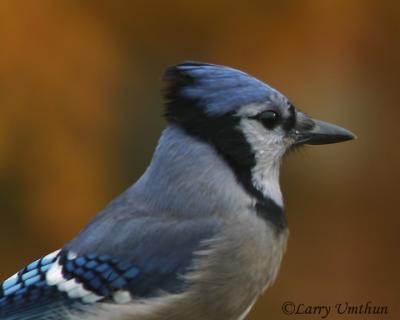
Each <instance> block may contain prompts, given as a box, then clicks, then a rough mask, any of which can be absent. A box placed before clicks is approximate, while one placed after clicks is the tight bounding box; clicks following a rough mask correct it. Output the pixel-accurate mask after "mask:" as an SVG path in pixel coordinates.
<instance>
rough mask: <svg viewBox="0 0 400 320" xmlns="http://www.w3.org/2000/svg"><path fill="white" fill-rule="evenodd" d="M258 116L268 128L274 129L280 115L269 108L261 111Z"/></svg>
mask: <svg viewBox="0 0 400 320" xmlns="http://www.w3.org/2000/svg"><path fill="white" fill-rule="evenodd" d="M257 118H258V120H259V121H261V123H262V124H263V125H264V126H265V127H266V128H268V129H272V128H274V127H275V126H276V124H277V123H278V120H279V115H278V113H277V112H275V111H272V110H267V111H264V112H263V113H260V114H259V115H258V117H257Z"/></svg>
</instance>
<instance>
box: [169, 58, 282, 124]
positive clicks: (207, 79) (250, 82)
mask: <svg viewBox="0 0 400 320" xmlns="http://www.w3.org/2000/svg"><path fill="white" fill-rule="evenodd" d="M164 80H165V81H166V83H167V88H166V92H165V97H166V100H167V110H166V116H167V119H171V120H182V119H181V118H180V117H185V116H187V111H186V110H185V108H189V107H190V106H193V105H195V106H196V107H197V108H199V110H200V111H201V112H202V113H204V114H206V115H208V116H221V115H224V114H227V113H233V112H235V111H237V109H238V108H239V107H241V106H243V105H247V104H250V103H258V102H263V101H266V100H268V99H269V97H270V96H271V94H274V93H276V92H277V91H276V90H275V89H273V88H271V87H269V86H268V85H266V84H265V83H263V82H261V81H260V80H258V79H256V78H254V77H252V76H250V75H248V74H246V73H244V72H242V71H239V70H236V69H233V68H230V67H225V66H219V65H214V64H206V63H200V62H186V63H183V64H179V65H176V66H174V67H170V68H169V69H167V71H166V72H165V75H164ZM176 117H177V118H178V119H176Z"/></svg>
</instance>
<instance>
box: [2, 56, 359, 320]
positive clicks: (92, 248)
mask: <svg viewBox="0 0 400 320" xmlns="http://www.w3.org/2000/svg"><path fill="white" fill-rule="evenodd" d="M164 80H165V82H166V88H165V101H166V102H165V118H166V121H167V125H166V128H165V130H164V131H163V133H162V135H161V137H160V140H159V143H158V146H157V148H156V150H155V152H154V155H153V158H152V160H151V163H150V165H149V166H148V168H147V169H146V171H145V173H144V174H143V175H142V176H141V177H140V178H139V180H138V181H136V183H134V184H133V185H132V186H131V187H129V188H128V189H127V190H126V191H125V192H123V193H122V194H121V195H119V196H118V197H117V198H116V199H114V200H113V201H112V202H111V203H110V204H109V205H108V206H106V208H105V209H104V210H102V211H101V212H100V213H98V214H97V216H96V217H95V218H94V219H93V220H92V221H91V222H90V223H89V224H88V225H87V226H86V227H85V228H84V229H83V230H82V231H81V232H80V233H79V234H78V235H77V236H76V237H75V238H74V239H73V240H72V241H70V242H69V243H67V244H66V245H65V246H64V247H63V248H61V249H60V250H57V251H55V252H53V253H51V254H49V255H47V256H45V257H43V258H41V259H39V260H37V261H35V262H33V263H31V264H29V265H28V266H27V267H25V268H24V269H22V270H21V271H19V272H18V273H17V274H15V275H14V276H12V277H11V278H9V279H7V280H6V281H4V282H3V284H2V285H1V286H0V318H1V319H5V320H11V319H18V320H24V319H25V320H26V319H47V320H49V319H58V320H59V319H135V320H156V319H171V320H172V319H174V320H179V319H185V320H186V319H193V320H200V319H211V320H212V319H216V320H221V319H244V318H245V317H246V315H247V313H248V312H249V311H250V309H251V307H252V305H253V304H254V303H255V301H256V300H257V297H259V295H260V294H262V293H263V292H264V290H265V289H266V288H268V287H269V286H270V285H271V284H272V283H273V281H274V280H275V278H276V275H277V272H278V269H279V266H280V263H281V259H282V256H283V253H284V251H285V247H286V240H287V235H288V232H287V221H286V218H285V214H284V207H283V201H282V194H281V190H280V186H279V170H280V162H281V159H282V157H283V156H284V155H285V153H286V152H287V151H288V150H290V149H291V148H293V147H296V146H299V145H304V144H327V143H336V142H342V141H346V140H351V139H353V138H354V135H353V134H352V133H351V132H349V131H347V130H345V129H343V128H341V127H338V126H335V125H333V124H329V123H326V122H323V121H320V120H315V119H312V118H311V117H309V116H307V115H305V114H304V113H302V112H301V111H299V110H298V109H296V108H295V107H294V105H293V104H292V103H291V102H290V101H289V100H288V99H287V98H286V97H285V96H284V95H282V94H281V93H279V92H278V91H277V90H275V89H273V88H271V87H270V86H268V85H267V84H265V83H263V82H261V81H260V80H257V79H256V78H254V77H252V76H250V75H248V74H246V73H244V72H242V71H239V70H236V69H233V68H229V67H225V66H219V65H213V64H207V63H200V62H185V63H182V64H178V65H176V66H173V67H170V68H168V69H167V71H166V72H165V75H164Z"/></svg>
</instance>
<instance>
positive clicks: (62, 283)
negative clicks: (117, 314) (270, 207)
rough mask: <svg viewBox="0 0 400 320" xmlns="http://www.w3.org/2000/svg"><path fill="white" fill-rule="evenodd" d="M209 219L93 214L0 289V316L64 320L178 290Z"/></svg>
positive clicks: (210, 225)
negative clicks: (78, 230)
mask: <svg viewBox="0 0 400 320" xmlns="http://www.w3.org/2000/svg"><path fill="white" fill-rule="evenodd" d="M214 227H215V221H212V220H210V219H191V220H183V221H181V220H180V221H176V220H175V219H174V218H170V219H168V218H165V217H164V218H162V219H161V218H155V217H148V216H147V217H143V216H139V217H132V216H129V217H128V216H125V217H124V216H122V217H121V216H118V219H115V218H114V219H113V218H112V216H111V217H110V216H106V217H100V218H99V219H96V220H95V221H94V222H93V223H92V224H90V225H89V226H88V227H87V228H86V229H85V230H83V231H82V232H81V234H80V235H78V237H77V238H76V239H74V240H73V241H72V242H71V243H69V244H68V245H67V246H66V247H65V248H64V249H62V250H59V251H56V252H54V253H52V254H50V255H48V256H46V257H44V258H42V259H39V260H37V261H35V262H33V263H31V264H30V265H28V266H27V267H26V268H24V269H23V270H21V271H20V272H19V273H17V274H16V275H15V276H13V277H11V278H10V279H8V280H6V281H5V282H4V283H3V284H2V286H1V287H0V288H1V289H0V319H6V320H14V319H15V320H16V319H19V320H28V319H65V318H67V316H68V315H69V314H71V313H75V314H79V313H82V312H90V307H92V306H93V305H95V304H96V303H98V302H110V303H129V302H131V301H134V300H135V299H137V298H143V297H152V296H157V295H159V294H161V293H167V294H168V293H177V292H181V291H182V290H183V289H184V286H185V285H186V283H185V281H184V279H183V277H182V275H184V274H185V273H186V272H188V271H190V270H192V269H193V268H194V265H193V258H194V256H195V255H194V253H195V252H196V251H197V250H200V249H202V248H203V243H204V240H207V239H210V238H212V236H213V233H214Z"/></svg>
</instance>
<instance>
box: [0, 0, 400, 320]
mask: <svg viewBox="0 0 400 320" xmlns="http://www.w3.org/2000/svg"><path fill="white" fill-rule="evenodd" d="M399 35H400V4H399V2H396V1H367V0H335V1H333V0H331V1H320V0H306V1H288V0H285V1H267V0H264V1H246V2H240V1H237V2H232V1H227V0H223V1H210V0H203V1H172V0H171V1H161V0H160V1H67V0H65V1H64V0H59V1H50V0H49V1H46V0H37V1H0V39H1V40H0V214H1V217H0V219H1V220H0V221H1V223H0V252H1V259H0V261H1V263H0V278H5V277H7V276H9V275H11V274H13V273H14V272H15V271H17V270H18V269H20V268H21V267H23V266H24V265H25V264H26V263H28V262H30V261H32V260H34V259H36V258H38V257H40V256H42V255H44V254H46V253H48V252H50V251H53V250H55V249H57V248H59V247H61V246H62V245H63V244H64V243H65V242H67V241H68V240H69V239H71V238H72V237H73V236H74V235H75V234H76V233H77V232H78V231H79V230H80V229H81V228H82V227H83V226H84V225H85V224H86V223H87V222H88V220H89V219H91V218H92V217H93V216H94V215H95V213H96V212H97V211H99V210H100V209H101V208H102V207H104V206H105V204H106V203H107V202H108V201H109V200H110V199H112V198H113V197H114V196H115V195H117V194H118V193H119V192H121V191H122V190H124V189H125V188H127V187H128V186H129V185H130V184H131V183H133V182H134V181H135V179H137V178H138V177H139V176H140V174H141V173H142V172H143V170H144V169H145V168H146V166H147V164H148V162H149V160H150V158H151V154H152V151H153V149H154V147H155V145H156V142H157V138H158V136H159V134H160V132H161V130H162V128H163V127H164V124H165V123H164V120H163V119H162V117H161V115H160V114H161V105H162V100H161V97H160V94H159V92H160V88H161V87H162V85H161V82H160V77H161V74H162V72H163V70H164V68H165V67H166V66H169V65H172V64H175V63H178V62H181V61H182V60H185V59H191V60H201V61H208V62H213V63H219V64H227V65H231V66H234V67H237V68H240V69H243V70H245V71H247V72H249V73H251V74H253V75H255V76H257V77H259V78H261V79H263V80H264V81H266V82H268V83H269V84H271V85H272V86H274V87H276V88H278V89H279V90H280V91H282V92H284V93H285V94H287V95H288V96H289V97H290V99H291V100H292V101H293V102H294V104H295V105H296V106H298V107H300V108H301V109H302V110H303V111H305V112H307V113H308V114H310V115H313V116H315V117H319V118H321V119H325V120H329V121H331V122H335V123H337V124H340V125H342V126H344V127H346V128H348V129H350V130H352V131H354V132H355V133H356V134H357V135H358V140H356V141H353V142H348V143H344V144H338V145H330V146H319V147H308V148H306V149H304V150H303V151H302V152H300V153H296V154H292V155H290V157H288V158H287V159H286V160H285V164H284V168H283V174H282V186H283V192H284V195H285V199H286V211H287V216H288V220H289V224H290V228H291V237H290V241H289V245H288V251H287V254H286V256H285V258H284V261H283V265H282V269H281V272H280V274H279V277H278V280H277V282H276V283H275V285H274V287H273V288H272V289H270V290H269V291H268V292H267V293H266V294H265V295H264V296H263V298H262V299H260V300H259V301H258V303H257V305H256V306H255V308H254V309H253V311H252V312H251V315H250V317H249V319H252V320H257V319H258V320H261V319H287V318H288V316H287V315H285V314H283V313H282V311H281V305H282V303H283V302H284V301H287V300H289V301H293V302H295V303H305V304H307V305H335V304H336V303H344V302H346V301H348V302H349V303H351V304H360V303H365V302H367V301H372V303H373V304H374V305H385V306H388V307H389V315H388V316H385V317H382V316H381V317H380V316H376V317H371V319H372V318H373V319H378V318H379V319H395V318H399V315H400V312H399V306H398V305H399V302H398V301H399V293H400V277H399V275H398V271H399V270H400V255H399V244H400V243H399V226H400V212H399V205H398V203H399V192H400V188H399V181H400V174H399V163H400V148H399V147H398V144H399V143H398V141H399V140H398V139H399V118H400V108H399V90H400V88H399V83H400V82H399V74H400V61H399V60H400V38H399ZM353 317H355V316H353ZM292 318H296V319H314V318H315V316H311V317H306V316H292ZM317 318H319V317H317ZM336 318H337V319H346V318H349V317H348V316H338V315H330V317H329V319H336Z"/></svg>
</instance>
